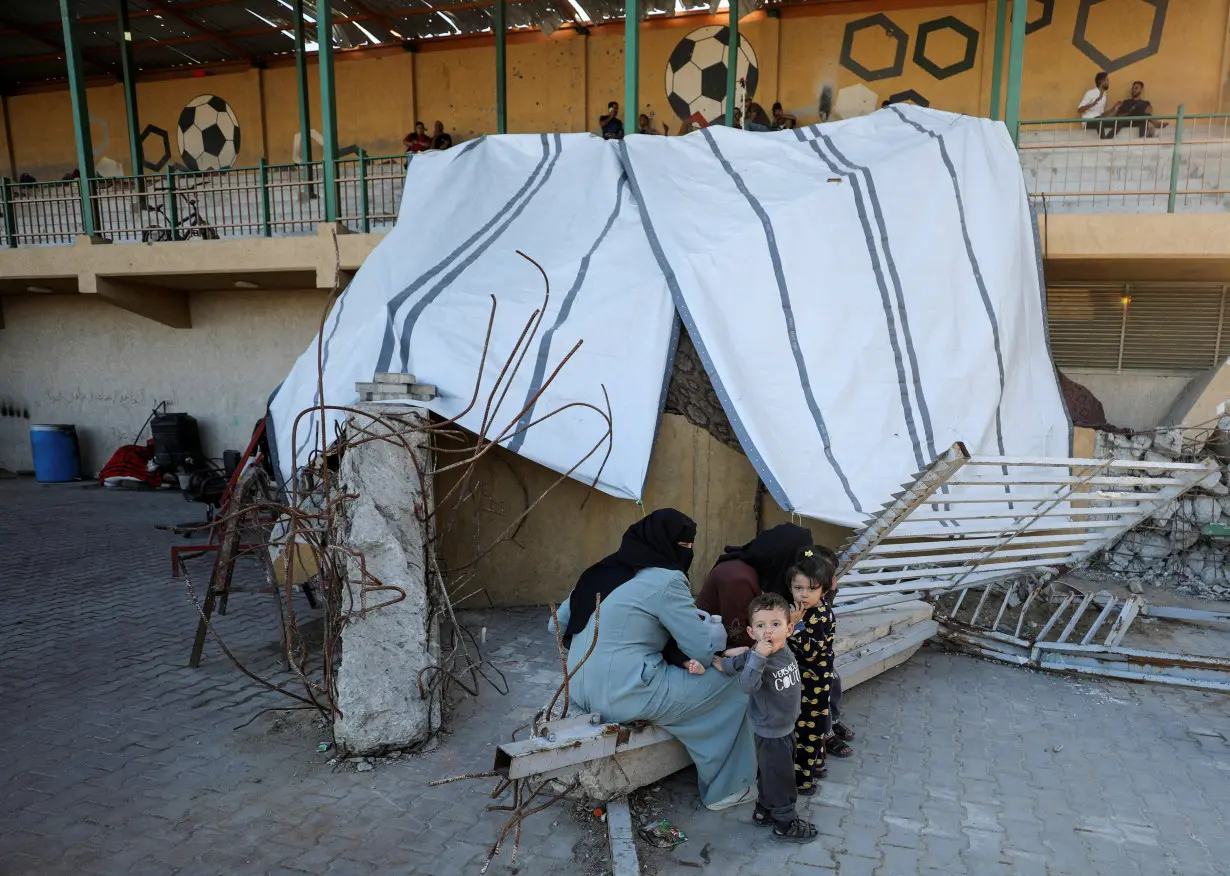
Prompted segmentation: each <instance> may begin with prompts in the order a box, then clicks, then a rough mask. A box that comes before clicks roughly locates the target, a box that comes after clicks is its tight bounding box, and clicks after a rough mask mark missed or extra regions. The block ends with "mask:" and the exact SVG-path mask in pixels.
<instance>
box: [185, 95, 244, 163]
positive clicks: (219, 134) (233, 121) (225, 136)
mask: <svg viewBox="0 0 1230 876" xmlns="http://www.w3.org/2000/svg"><path fill="white" fill-rule="evenodd" d="M176 140H177V144H178V146H179V154H180V158H182V159H183V162H184V165H185V166H186V167H187V168H188V169H189V170H225V169H226V168H228V167H231V166H232V165H234V163H235V159H237V158H238V157H239V142H240V141H239V120H238V119H237V118H235V111H234V110H232V109H231V107H230V104H228V103H227V102H226V101H225V100H223V99H222V98H220V97H218V96H217V95H216V94H202V95H200V96H199V97H194V98H193V99H192V100H190V101H188V103H187V105H186V106H185V107H184V108H183V110H182V111H181V112H180V114H179V125H178V128H177V130H176Z"/></svg>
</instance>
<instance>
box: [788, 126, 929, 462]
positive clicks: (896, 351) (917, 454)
mask: <svg viewBox="0 0 1230 876" xmlns="http://www.w3.org/2000/svg"><path fill="white" fill-rule="evenodd" d="M795 131H796V132H797V134H798V138H799V140H801V141H803V142H805V143H807V145H808V146H810V147H811V149H812V151H813V152H815V153H816V155H817V156H818V157H819V158H820V160H821V161H823V162H824V163H825V165H826V166H827V167H828V169H829V171H830V172H832V173H835V174H838V175H839V176H842V177H844V178H845V179H846V180H848V181H849V183H850V188H851V189H852V190H853V192H854V209H855V210H856V211H857V213H858V221H859V223H860V224H861V225H862V226H863V239H864V240H865V241H866V243H867V257H868V258H869V259H870V260H871V269H872V272H873V273H874V274H875V278H876V287H877V288H878V289H879V290H880V306H881V307H882V308H883V310H884V321H885V322H886V323H887V324H888V343H889V345H890V346H891V347H892V350H893V363H894V364H895V365H896V367H897V388H898V389H899V390H900V394H901V411H902V413H903V414H904V416H905V428H906V431H907V432H908V433H909V436H910V444H911V445H913V447H914V463H915V464H916V465H917V466H918V470H920V471H921V470H922V468H923V467H924V466H925V465H926V464H927V462H928V459H927V458H926V457H924V456H923V450H922V445H921V444H920V443H919V441H918V427H917V426H916V425H915V424H914V409H913V406H912V405H911V404H910V389H909V385H908V378H907V377H906V374H905V363H904V362H903V360H902V358H901V339H900V338H899V337H898V336H897V318H896V316H895V315H894V314H893V304H892V300H891V299H890V298H889V294H888V285H887V284H886V283H885V281H884V269H883V266H882V265H881V264H880V253H879V250H878V249H877V248H876V244H875V237H874V236H873V235H872V232H871V224H870V222H868V220H867V208H866V205H865V204H864V202H863V189H862V186H860V185H859V181H858V177H857V176H855V174H854V172H853V171H850V170H842V169H840V168H839V167H838V166H837V165H836V164H834V163H833V162H832V161H831V160H829V157H828V156H827V155H825V154H824V152H823V151H821V149H820V144H819V143H818V142H817V141H816V140H807V139H806V138H805V137H804V136H803V132H802V131H801V130H799V129H798V128H795ZM816 133H817V136H822V135H820V133H819V131H817V132H816ZM825 142H826V143H827V142H828V141H827V140H826V141H825ZM830 148H832V147H830ZM846 163H847V164H848V163H849V162H846ZM881 233H883V232H882V230H881ZM912 352H913V351H911V353H912ZM912 359H913V357H912V356H911V360H912ZM914 386H915V394H916V395H918V396H921V389H920V388H919V387H918V371H917V369H915V370H914ZM929 431H930V430H928V433H929ZM928 437H930V435H929V434H928ZM930 458H931V459H934V458H935V451H934V449H933V450H932V453H931V457H930Z"/></svg>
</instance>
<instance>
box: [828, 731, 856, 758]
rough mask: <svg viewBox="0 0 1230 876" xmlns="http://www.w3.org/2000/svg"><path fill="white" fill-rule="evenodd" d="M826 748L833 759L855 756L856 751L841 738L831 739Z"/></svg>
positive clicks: (834, 737)
mask: <svg viewBox="0 0 1230 876" xmlns="http://www.w3.org/2000/svg"><path fill="white" fill-rule="evenodd" d="M824 748H825V750H826V751H827V752H828V753H829V754H831V755H833V757H849V756H850V755H852V754H854V749H853V748H851V747H850V746H848V745H846V744H845V743H844V742H842V741H841V737H839V736H831V737H829V741H828V742H826V743H824Z"/></svg>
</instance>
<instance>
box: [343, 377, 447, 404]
mask: <svg viewBox="0 0 1230 876" xmlns="http://www.w3.org/2000/svg"><path fill="white" fill-rule="evenodd" d="M354 389H355V392H356V393H358V395H359V401H364V402H389V401H399V402H404V401H406V400H407V399H409V400H411V401H416V402H429V401H431V400H432V399H434V398H435V397H436V395H437V392H436V387H435V386H434V385H432V384H430V383H417V382H416V381H415V379H414V375H413V374H392V373H388V372H380V373H378V374H376V375H375V376H373V377H372V379H371V380H370V381H368V382H359V383H356V384H355V385H354Z"/></svg>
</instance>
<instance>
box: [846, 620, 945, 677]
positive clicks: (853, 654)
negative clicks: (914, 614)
mask: <svg viewBox="0 0 1230 876" xmlns="http://www.w3.org/2000/svg"><path fill="white" fill-rule="evenodd" d="M938 630H939V624H937V623H936V622H935V621H933V620H931V619H930V618H928V619H926V620H920V621H916V622H914V623H912V624H909V625H906V626H903V627H900V628H898V629H896V630H894V631H893V632H892V633H891V634H889V635H887V636H885V637H883V638H880V639H877V640H875V641H874V642H871V643H870V644H868V645H866V646H864V647H862V648H858V649H857V650H854V651H848V652H847V653H845V654H843V655H842V656H840V657H838V658H837V671H838V672H839V673H840V674H841V687H842V690H843V691H845V690H849V689H850V688H852V687H855V686H856V685H859V684H862V683H863V682H864V681H868V680H869V679H872V678H875V677H876V676H877V675H879V674H880V673H881V672H885V671H886V670H889V669H892V668H893V667H894V666H898V665H900V664H902V663H904V662H905V661H906V660H909V659H910V657H912V656H914V653H915V652H916V651H918V649H919V648H921V647H922V644H923V642H925V641H927V639H929V638H931V637H932V636H934V635H935V634H936V632H938Z"/></svg>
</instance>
